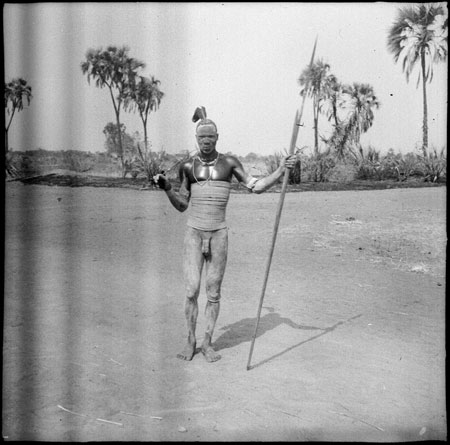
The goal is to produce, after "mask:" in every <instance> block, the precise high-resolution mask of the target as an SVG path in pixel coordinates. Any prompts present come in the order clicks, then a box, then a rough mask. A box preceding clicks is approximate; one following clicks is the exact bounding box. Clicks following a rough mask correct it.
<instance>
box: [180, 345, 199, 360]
mask: <svg viewBox="0 0 450 445" xmlns="http://www.w3.org/2000/svg"><path fill="white" fill-rule="evenodd" d="M195 348H196V344H195V343H188V344H187V345H186V346H185V348H184V349H183V350H182V351H181V352H180V353H179V354H177V358H179V359H181V360H188V361H189V360H192V357H194V354H195Z"/></svg>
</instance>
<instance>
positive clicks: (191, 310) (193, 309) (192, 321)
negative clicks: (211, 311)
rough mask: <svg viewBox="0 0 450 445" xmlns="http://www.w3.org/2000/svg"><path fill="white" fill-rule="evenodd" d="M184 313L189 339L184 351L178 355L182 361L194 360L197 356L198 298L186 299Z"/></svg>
mask: <svg viewBox="0 0 450 445" xmlns="http://www.w3.org/2000/svg"><path fill="white" fill-rule="evenodd" d="M184 313H185V315H186V322H187V326H188V339H187V344H186V346H185V347H184V349H183V350H182V351H181V352H180V353H179V354H177V357H178V358H179V359H181V360H192V357H194V354H195V348H196V347H197V342H196V340H195V327H196V325H197V316H198V303H197V298H186V304H185V309H184Z"/></svg>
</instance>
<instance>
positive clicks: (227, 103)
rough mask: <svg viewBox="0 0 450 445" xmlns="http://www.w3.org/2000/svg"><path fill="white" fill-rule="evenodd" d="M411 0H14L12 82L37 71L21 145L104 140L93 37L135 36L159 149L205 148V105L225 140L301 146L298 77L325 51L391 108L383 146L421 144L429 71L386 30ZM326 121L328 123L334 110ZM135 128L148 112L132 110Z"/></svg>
mask: <svg viewBox="0 0 450 445" xmlns="http://www.w3.org/2000/svg"><path fill="white" fill-rule="evenodd" d="M404 6H406V4H405V3H394V2H385V3H383V2H381V3H313V2H311V3H131V2H130V3H89V2H87V3H83V2H80V3H29V4H6V5H4V9H3V26H4V47H5V51H4V58H5V81H10V80H12V79H13V78H16V77H22V78H24V79H26V80H27V82H28V84H29V85H31V86H32V89H33V100H32V102H31V106H30V107H29V108H27V109H25V110H23V111H22V112H20V113H19V114H17V115H16V116H15V118H14V121H13V123H12V126H11V129H10V138H9V141H10V147H12V148H13V149H14V150H26V149H36V148H44V149H47V150H68V149H76V150H87V151H92V152H96V151H104V150H105V149H104V141H105V136H104V134H103V132H102V131H103V128H104V127H105V125H106V124H107V123H108V122H114V121H115V115H114V110H113V106H112V102H111V98H110V96H109V93H108V90H107V89H99V88H96V87H95V86H94V84H91V85H89V84H88V82H87V78H86V76H84V75H83V74H82V72H81V69H80V64H81V62H83V61H84V60H85V54H86V51H87V50H88V49H90V48H94V49H98V48H105V47H106V46H108V45H116V46H123V45H127V46H128V47H129V48H130V53H129V55H130V56H131V57H134V58H136V59H139V60H141V61H143V62H144V63H145V64H146V67H145V69H144V70H143V71H142V74H143V75H145V76H151V75H153V76H155V77H156V78H157V79H159V80H160V81H161V85H160V88H161V90H162V91H163V92H164V93H165V96H164V98H163V101H162V103H161V107H160V109H159V111H157V112H156V113H152V114H151V116H150V123H149V127H148V128H149V138H150V140H151V142H152V145H153V149H154V150H160V149H164V150H166V151H168V152H170V153H176V152H180V151H181V150H186V149H188V150H192V149H194V148H195V139H194V131H195V125H194V124H193V123H192V121H191V117H192V114H193V111H194V109H195V107H197V106H199V105H203V106H205V108H206V110H207V114H208V117H210V118H211V119H213V120H215V121H216V123H217V125H218V127H219V134H220V138H219V145H218V150H219V151H222V152H228V151H231V152H233V153H235V154H237V155H246V154H247V153H249V152H255V153H258V154H262V155H267V154H272V153H274V152H277V151H280V150H283V149H284V148H286V149H287V148H288V147H289V142H290V138H291V132H292V124H293V120H294V115H295V111H296V110H297V109H298V108H299V107H300V104H301V99H300V96H299V91H300V87H299V85H298V82H297V79H298V77H299V76H300V73H301V72H302V70H303V69H304V68H305V67H306V66H307V64H308V63H309V60H310V57H311V52H312V49H313V45H314V40H315V38H316V36H317V37H318V44H317V52H316V58H318V59H323V60H324V61H325V62H328V63H329V64H330V66H331V72H332V73H333V74H335V75H336V76H337V78H338V79H339V80H340V81H341V82H344V83H351V82H361V83H369V84H371V85H372V86H373V88H374V91H375V94H376V96H377V98H378V100H379V101H380V102H381V107H380V109H378V110H376V111H375V121H374V125H373V127H372V128H371V129H370V130H369V131H368V133H367V134H366V135H364V137H363V139H362V142H363V144H365V145H367V144H371V145H372V146H373V147H374V148H376V149H377V150H380V151H381V152H382V153H383V152H386V151H387V150H388V149H389V148H393V149H394V150H395V151H396V152H397V151H401V152H403V153H406V152H409V151H414V150H415V149H416V148H417V147H418V146H419V145H420V143H421V138H422V130H421V128H422V112H423V110H422V93H421V88H420V87H419V88H416V80H417V73H418V72H417V71H416V72H415V73H414V75H413V76H412V78H411V80H410V83H407V82H406V78H405V75H404V74H403V73H402V68H401V66H400V65H398V64H395V63H394V61H393V58H392V55H391V54H390V53H388V51H387V46H386V41H387V33H388V29H389V27H390V25H391V24H392V22H393V21H394V20H395V18H396V15H397V11H398V9H399V8H400V7H404ZM310 102H311V101H310V100H308V101H307V102H306V104H305V110H304V116H303V117H304V119H303V121H304V124H305V126H304V127H301V130H300V134H299V138H298V145H299V146H303V145H310V146H312V144H313V130H312V109H311V105H312V104H311V103H310ZM428 109H429V140H430V145H435V146H436V147H437V148H441V147H442V146H444V145H446V139H447V134H446V127H447V64H446V63H445V64H441V65H437V66H436V67H435V75H434V78H433V82H432V83H431V85H429V86H428ZM320 119H321V121H320V123H322V124H323V125H321V124H320V123H319V127H320V129H321V131H322V133H325V132H326V128H327V124H326V118H325V116H322V117H321V118H320ZM122 122H123V123H124V124H125V125H126V128H127V132H128V133H133V132H134V131H139V132H140V133H141V134H142V133H143V131H142V123H141V120H140V118H139V116H138V115H137V114H130V113H126V112H122Z"/></svg>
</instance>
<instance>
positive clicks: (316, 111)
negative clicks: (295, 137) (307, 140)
mask: <svg viewBox="0 0 450 445" xmlns="http://www.w3.org/2000/svg"><path fill="white" fill-rule="evenodd" d="M316 102H317V103H316ZM314 153H315V154H316V155H318V154H319V101H316V99H315V100H314Z"/></svg>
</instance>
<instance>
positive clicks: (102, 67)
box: [81, 46, 145, 175]
mask: <svg viewBox="0 0 450 445" xmlns="http://www.w3.org/2000/svg"><path fill="white" fill-rule="evenodd" d="M128 52H129V48H128V47H126V46H123V47H122V48H117V47H115V46H108V47H107V48H106V50H103V49H102V48H100V49H97V50H93V49H89V50H88V51H87V53H86V61H85V62H82V63H81V71H82V72H83V74H86V75H87V79H88V82H89V83H90V80H91V78H94V79H95V85H96V86H97V87H99V88H103V87H105V86H106V87H108V89H109V92H110V95H111V100H112V103H113V107H114V112H115V115H116V124H117V129H118V131H119V150H120V153H119V157H120V160H121V163H122V171H123V175H125V174H126V171H125V163H124V158H123V143H122V137H121V128H122V126H121V124H120V111H121V108H122V105H123V101H124V100H125V97H126V92H127V91H129V90H130V89H133V87H134V85H135V82H136V77H137V72H138V70H139V68H144V67H145V64H144V63H143V62H141V61H139V60H136V59H134V58H132V57H129V56H128Z"/></svg>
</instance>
